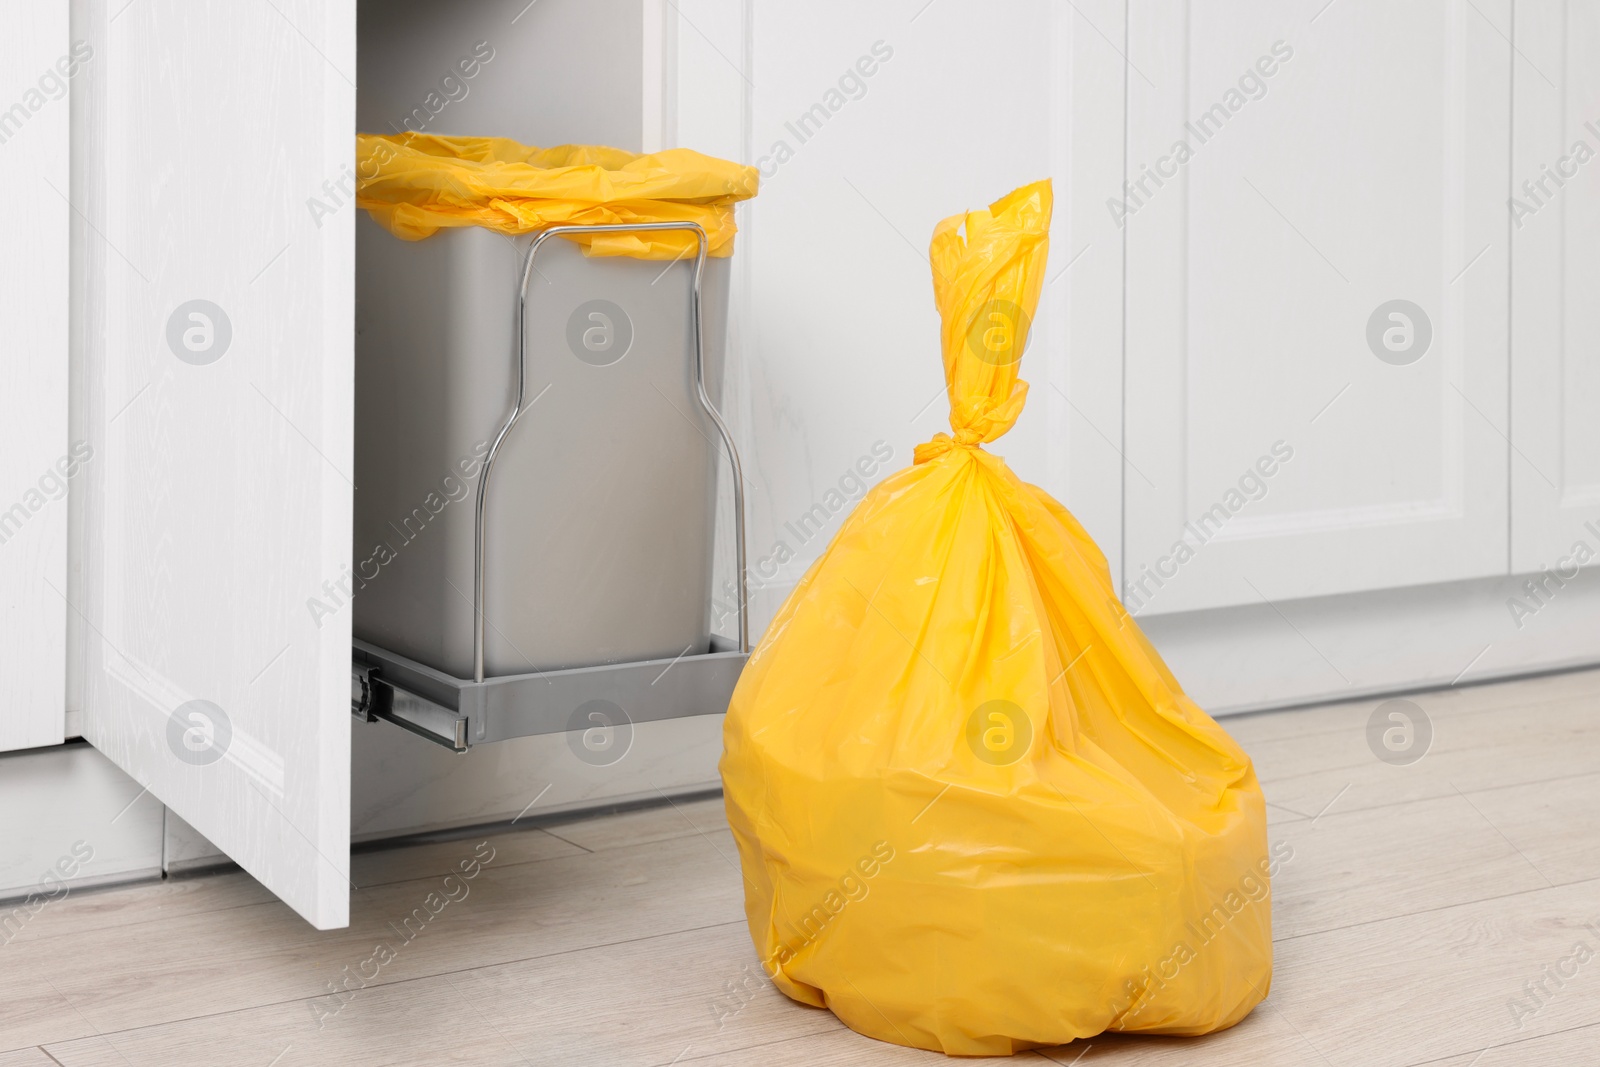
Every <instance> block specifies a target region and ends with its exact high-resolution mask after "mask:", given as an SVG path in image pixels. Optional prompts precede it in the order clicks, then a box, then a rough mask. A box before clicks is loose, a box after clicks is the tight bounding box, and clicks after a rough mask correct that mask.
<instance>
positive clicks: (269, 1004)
mask: <svg viewBox="0 0 1600 1067" xmlns="http://www.w3.org/2000/svg"><path fill="white" fill-rule="evenodd" d="M743 925H745V921H744V920H743V919H733V920H730V921H728V922H724V923H712V924H710V925H709V926H694V927H689V928H688V929H684V930H669V931H666V932H663V933H656V934H645V935H644V936H642V937H629V938H624V939H622V940H621V941H607V942H605V943H603V944H598V945H584V946H582V947H580V948H570V949H563V950H561V951H560V952H548V953H542V954H539V955H533V956H519V957H517V958H516V959H509V960H497V961H496V962H494V963H479V964H475V965H473V966H471V967H458V968H455V969H452V970H446V971H434V972H430V973H428V974H418V975H413V976H411V977H409V978H395V979H391V980H389V981H386V982H385V981H373V982H368V983H367V984H366V985H364V986H362V987H361V989H360V991H361V992H363V993H364V992H366V991H367V990H369V989H390V988H396V987H399V986H403V985H411V984H413V983H415V982H425V981H428V980H430V979H434V978H443V979H445V980H446V981H449V978H450V976H452V975H467V974H472V973H474V972H476V971H490V970H495V969H497V968H501V967H514V966H516V965H517V964H519V963H532V962H534V961H536V960H553V959H558V958H560V957H562V956H570V955H574V954H576V953H581V952H596V951H599V950H601V949H608V948H617V947H620V946H622V945H633V944H638V943H640V942H643V941H653V940H656V939H658V938H664V937H681V936H682V935H684V934H696V933H702V932H704V931H707V930H720V929H723V928H724V927H729V926H743ZM753 951H754V950H752V952H753ZM57 992H58V994H59V995H60V996H61V998H62V999H63V1000H65V1001H66V1002H67V1006H68V1007H72V1001H71V1000H70V998H68V997H67V995H66V994H65V993H60V991H59V990H58V991H57ZM325 996H327V994H326V993H317V994H313V995H311V996H304V997H288V998H285V999H283V1000H269V1001H262V1002H260V1003H256V1004H246V1005H244V1006H242V1007H238V1008H229V1009H227V1010H226V1011H213V1012H204V1013H202V1014H199V1015H183V1016H177V1017H175V1018H170V1019H160V1020H156V1021H154V1022H148V1023H141V1024H139V1025H138V1026H126V1027H123V1028H122V1029H119V1030H100V1031H96V1032H95V1033H92V1034H84V1035H82V1036H80V1037H73V1038H67V1039H65V1040H63V1041H52V1042H50V1043H51V1044H53V1045H61V1044H65V1043H66V1042H68V1041H86V1040H88V1039H89V1038H91V1037H114V1036H118V1035H121V1034H133V1033H137V1032H139V1031H140V1030H151V1029H155V1028H157V1027H163V1026H178V1025H183V1024H187V1023H195V1022H203V1021H205V1020H207V1019H225V1018H227V1017H228V1016H230V1015H240V1014H243V1013H245V1012H252V1011H262V1010H265V1009H267V1008H282V1007H288V1006H291V1005H294V1004H305V1003H310V1002H312V1001H316V1000H320V999H322V998H323V997H325ZM73 1011H77V1009H76V1008H75V1007H73ZM85 1021H86V1022H87V1020H85ZM32 1047H34V1046H31V1045H21V1046H18V1047H17V1048H14V1049H7V1050H6V1051H7V1052H23V1051H26V1050H27V1049H29V1048H32ZM39 1047H41V1048H42V1047H43V1046H39Z"/></svg>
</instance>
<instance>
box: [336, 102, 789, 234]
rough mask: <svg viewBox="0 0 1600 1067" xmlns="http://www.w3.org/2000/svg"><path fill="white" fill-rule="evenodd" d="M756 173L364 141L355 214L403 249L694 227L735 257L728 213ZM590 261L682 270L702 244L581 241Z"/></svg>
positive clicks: (495, 141) (406, 137) (591, 150)
mask: <svg viewBox="0 0 1600 1067" xmlns="http://www.w3.org/2000/svg"><path fill="white" fill-rule="evenodd" d="M758 180H759V177H758V174H757V172H756V169H755V168H754V167H745V166H740V165H739V164H737V163H730V162H728V161H727V160H725V159H715V158H713V157H711V156H704V155H701V154H700V153H699V152H694V151H691V150H689V149H687V148H673V149H669V150H668V151H665V152H656V153H653V154H651V155H638V154H636V153H633V152H625V151H623V150H622V149H620V148H601V147H597V146H593V145H562V146H560V147H559V148H531V147H529V146H527V145H523V144H518V143H517V142H516V141H512V140H508V139H507V138H504V137H445V136H441V135H437V134H428V133H402V134H396V135H393V136H390V135H388V134H365V133H364V134H359V135H357V137H356V204H357V205H358V206H359V207H362V208H364V209H366V211H367V212H369V213H370V214H371V215H372V217H373V219H375V220H376V221H377V222H378V223H379V224H380V225H382V226H383V227H384V228H385V229H387V230H388V231H389V232H390V233H392V234H394V235H395V236H396V237H401V238H404V239H405V240H407V241H420V240H422V239H423V238H425V237H430V236H432V235H433V234H434V233H435V232H437V231H438V230H440V229H443V228H445V227H449V226H483V227H486V228H488V229H491V230H494V231H495V232H496V233H503V234H507V235H511V236H515V235H517V234H524V233H532V232H535V231H538V230H544V229H548V228H550V227H551V226H583V225H588V226H594V225H603V224H620V223H629V222H698V223H699V224H700V225H701V227H702V228H703V229H704V230H705V231H706V240H707V245H708V252H709V254H710V255H713V256H728V255H732V254H733V234H734V222H733V205H734V204H736V203H738V202H739V201H740V200H748V199H749V198H750V197H752V196H755V195H756V186H757V183H758ZM568 239H569V240H572V241H576V242H577V243H578V244H580V245H582V246H583V247H584V249H585V250H586V251H587V253H588V254H589V255H592V256H632V257H634V258H636V259H679V258H682V257H684V256H689V255H693V254H694V253H695V250H696V248H697V247H698V243H697V242H696V240H695V238H694V236H693V235H692V234H688V233H684V232H681V231H670V230H669V231H665V232H661V233H639V234H626V233H607V234H580V235H576V236H571V237H569V238H568Z"/></svg>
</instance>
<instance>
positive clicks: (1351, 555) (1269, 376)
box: [1110, 0, 1511, 612]
mask: <svg viewBox="0 0 1600 1067" xmlns="http://www.w3.org/2000/svg"><path fill="white" fill-rule="evenodd" d="M1509 8H1510V4H1509V3H1508V2H1506V0H1497V2H1475V3H1467V2H1466V0H1429V2H1426V3H1421V2H1419V3H1411V4H1375V3H1342V4H1334V5H1324V4H1323V3H1307V4H1293V5H1287V4H1283V3H1280V2H1268V0H1248V2H1239V3H1230V4H1227V5H1210V4H1191V3H1187V2H1181V0H1140V2H1137V3H1134V4H1133V5H1132V7H1131V9H1130V29H1129V46H1128V55H1129V59H1130V62H1131V64H1132V68H1133V69H1132V70H1131V71H1130V76H1129V97H1130V99H1129V141H1128V171H1129V179H1130V188H1129V190H1127V193H1126V198H1127V203H1126V207H1125V210H1126V218H1125V224H1126V227H1127V241H1128V275H1127V276H1128V290H1127V321H1128V326H1127V329H1128V342H1127V375H1128V392H1127V401H1126V405H1127V414H1126V419H1127V443H1128V447H1127V451H1128V458H1129V461H1130V464H1131V466H1132V467H1133V468H1134V469H1135V470H1136V473H1130V474H1129V475H1128V477H1127V483H1126V484H1127V500H1128V518H1127V530H1128V534H1127V538H1128V541H1127V544H1128V551H1127V560H1126V566H1125V570H1124V590H1125V596H1126V599H1127V600H1128V603H1129V607H1130V609H1132V610H1135V611H1139V612H1168V611H1183V610H1191V609H1198V608H1210V607H1220V606H1226V605H1235V604H1248V603H1259V602H1260V601H1261V600H1262V599H1267V600H1273V601H1275V600H1278V599H1280V598H1289V597H1309V596H1319V595H1325V594H1332V593H1342V592H1353V591H1358V590H1365V589H1375V588H1384V587H1393V586H1405V585H1418V584H1422V583H1428V582H1440V581H1450V580H1456V579H1462V578H1469V577H1474V576H1480V575H1488V574H1496V573H1503V572H1504V571H1505V569H1506V566H1507V553H1508V546H1507V532H1506V527H1507V515H1506V509H1507V492H1506V486H1507V473H1506V464H1507V460H1506V457H1507V453H1508V444H1507V439H1506V436H1505V435H1506V432H1507V395H1506V381H1507V363H1506V359H1507V356H1506V348H1507V307H1508V297H1507V286H1508V269H1509V268H1508V247H1507V229H1508V226H1507V217H1506V207H1505V200H1506V171H1507V165H1508V159H1507V152H1508V147H1507V146H1508V139H1509V111H1510V85H1509V70H1510V56H1511V49H1510V45H1509V43H1508V41H1507V40H1506V38H1505V36H1504V35H1505V34H1507V33H1509V31H1510V21H1509ZM1180 145H1181V146H1183V147H1181V148H1180V147H1179V146H1180ZM1146 167H1148V168H1150V170H1149V171H1147V170H1146ZM1110 210H1112V211H1113V213H1116V212H1117V211H1118V210H1119V208H1118V206H1110ZM1392 301H1406V302H1409V305H1412V306H1414V307H1415V308H1416V309H1420V313H1419V312H1418V311H1415V310H1412V308H1411V307H1395V306H1393V305H1391V302H1392ZM1392 314H1397V315H1400V316H1401V317H1399V318H1393V317H1391V315H1392ZM1424 338H1427V340H1426V343H1425V344H1424V341H1423V339H1424ZM1286 457H1287V458H1286Z"/></svg>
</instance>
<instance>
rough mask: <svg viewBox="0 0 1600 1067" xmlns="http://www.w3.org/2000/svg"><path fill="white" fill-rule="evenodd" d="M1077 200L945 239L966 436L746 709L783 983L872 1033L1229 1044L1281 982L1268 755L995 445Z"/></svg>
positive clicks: (833, 590)
mask: <svg viewBox="0 0 1600 1067" xmlns="http://www.w3.org/2000/svg"><path fill="white" fill-rule="evenodd" d="M1050 210H1051V190H1050V184H1049V182H1040V183H1038V184H1036V185H1029V186H1026V187H1024V188H1022V189H1018V190H1017V191H1015V192H1013V193H1011V194H1010V195H1009V196H1006V197H1005V198H1003V199H1001V200H999V201H997V202H996V203H994V204H993V205H991V206H990V208H989V209H988V210H987V211H974V212H972V213H970V214H968V215H966V216H965V217H964V218H963V217H962V216H959V215H958V216H956V217H954V218H950V219H946V220H945V221H943V222H941V223H940V224H939V226H938V227H937V229H936V230H935V231H934V235H933V246H932V249H931V256H932V260H933V277H934V291H935V294H936V298H937V302H938V307H939V313H940V315H941V317H942V319H943V330H942V341H943V345H944V367H945V379H946V381H947V383H948V386H949V397H950V408H951V413H950V424H951V428H952V430H953V431H954V432H953V434H942V433H941V434H939V435H938V436H937V437H935V438H934V439H933V440H932V441H930V442H928V443H927V444H924V445H922V446H920V447H919V448H917V450H916V463H915V465H914V466H912V467H911V468H909V469H907V470H903V471H900V472H899V473H897V474H895V475H892V476H891V477H889V478H888V479H886V480H885V481H884V482H882V483H881V484H880V485H878V486H877V487H876V488H875V489H874V490H873V491H872V492H871V493H869V494H868V495H867V497H866V498H865V499H864V500H863V501H862V502H861V504H860V505H859V506H858V507H857V508H856V510H855V512H854V513H853V514H852V515H851V516H850V517H849V518H848V519H847V520H846V522H845V523H844V526H843V527H842V529H840V531H839V533H838V535H837V536H836V537H835V538H834V539H833V542H832V544H830V545H829V546H828V549H827V551H826V552H825V553H824V554H823V556H822V558H821V559H819V560H818V561H817V562H816V564H815V565H814V566H813V567H812V568H811V570H810V571H809V572H808V573H807V574H806V576H805V577H804V579H803V580H802V581H801V582H800V585H799V587H798V588H796V589H795V591H794V593H793V595H791V596H790V597H789V600H788V602H787V603H786V604H785V605H784V607H783V609H782V610H781V611H780V612H779V613H778V615H777V618H776V619H775V620H774V622H773V623H772V626H771V628H770V629H769V630H768V631H767V634H766V636H765V638H763V640H762V641H761V644H760V646H759V647H758V648H757V649H756V651H755V653H754V654H753V655H752V656H751V658H750V662H749V665H748V666H747V667H746V668H745V671H744V675H743V677H742V678H741V679H740V680H739V685H738V688H737V690H736V691H735V693H734V696H733V702H732V706H731V707H730V709H729V711H728V717H727V723H726V726H725V728H724V742H725V745H726V751H725V753H724V755H723V757H722V764H721V769H722V780H723V786H724V789H725V795H726V800H727V810H728V822H729V824H730V825H731V826H732V828H733V833H734V837H735V839H736V840H737V842H738V846H739V856H740V860H741V865H742V867H743V872H744V877H745V912H746V916H747V918H748V920H749V925H750V933H751V936H752V938H753V939H754V941H755V946H756V950H757V951H758V953H759V954H760V958H761V961H762V964H763V966H764V968H765V970H766V972H767V973H768V974H769V975H770V976H771V977H772V980H773V981H774V982H775V983H776V984H777V986H778V988H779V989H781V990H783V992H784V993H786V994H788V995H789V996H790V997H792V998H794V999H795V1000H798V1001H801V1002H802V1003H805V1004H813V1005H819V1006H820V1005H826V1006H827V1007H828V1008H831V1009H832V1010H833V1012H834V1013H835V1014H836V1015H838V1016H839V1018H840V1019H842V1020H844V1022H845V1023H847V1024H848V1025H849V1026H850V1027H851V1028H853V1029H855V1030H858V1031H860V1032H861V1033H863V1034H868V1035H870V1036H872V1037H876V1038H881V1039H882V1040H885V1041H892V1042H897V1043H899V1044H904V1045H914V1046H917V1047H920V1048H926V1049H937V1050H942V1051H944V1052H947V1053H951V1054H955V1055H995V1054H1008V1053H1011V1052H1014V1051H1017V1050H1019V1049H1025V1048H1029V1047H1034V1046H1048V1045H1055V1044H1060V1043H1064V1042H1067V1041H1071V1040H1073V1039H1075V1038H1082V1037H1088V1036H1091V1035H1094V1034H1098V1033H1100V1032H1101V1031H1104V1030H1119V1031H1138V1032H1147V1033H1161V1034H1201V1033H1205V1032H1207V1031H1211V1030H1216V1029H1219V1028H1222V1027H1226V1026H1231V1025H1232V1024H1234V1023H1236V1022H1238V1021H1239V1020H1240V1019H1242V1018H1243V1017H1244V1016H1245V1015H1246V1014H1247V1013H1248V1012H1249V1011H1250V1009H1251V1008H1252V1007H1254V1006H1255V1005H1256V1004H1257V1003H1258V1002H1259V1001H1260V1000H1261V999H1262V998H1263V997H1265V996H1266V994H1267V988H1268V985H1269V983H1270V980H1271V974H1272V943H1271V920H1270V915H1271V903H1270V899H1269V883H1268V875H1269V873H1271V871H1272V870H1273V869H1274V868H1275V859H1276V858H1275V857H1273V856H1269V854H1268V850H1267V839H1266V819H1265V809H1264V805H1263V801H1262V796H1261V789H1260V786H1259V785H1258V784H1257V782H1256V777H1255V772H1254V770H1253V768H1252V767H1251V764H1250V759H1249V757H1248V756H1246V755H1245V753H1244V752H1243V751H1242V750H1241V749H1240V748H1239V746H1238V745H1236V744H1235V743H1234V742H1233V741H1232V740H1231V739H1230V738H1229V737H1228V735H1227V734H1226V733H1224V732H1223V730H1222V729H1221V728H1220V727H1219V726H1217V724H1216V723H1215V722H1213V721H1212V720H1211V719H1210V718H1209V717H1207V716H1206V714H1205V713H1204V712H1202V711H1201V710H1200V709H1199V708H1198V707H1197V706H1196V705H1195V704H1194V703H1193V702H1192V701H1190V700H1189V699H1188V698H1187V697H1185V696H1184V694H1183V692H1182V690H1180V689H1179V688H1178V683H1177V682H1176V681H1175V680H1174V678H1173V677H1172V675H1171V673H1169V672H1168V670H1167V668H1166V666H1165V665H1164V664H1163V663H1162V662H1161V659H1160V657H1159V656H1158V655H1157V654H1156V652H1155V650H1154V649H1153V648H1152V647H1151V645H1150V643H1149V642H1148V641H1147V640H1146V639H1145V637H1144V635H1143V634H1141V633H1140V631H1139V627H1138V626H1137V625H1136V624H1135V622H1134V621H1133V619H1132V618H1130V617H1129V616H1128V614H1127V613H1126V611H1124V609H1123V607H1122V605H1121V603H1120V602H1119V601H1118V599H1117V596H1116V592H1115V590H1114V589H1113V587H1112V584H1111V576H1110V574H1109V572H1108V571H1107V568H1106V561H1105V557H1104V556H1103V555H1102V554H1101V552H1100V551H1099V549H1098V548H1096V547H1095V544H1094V542H1093V541H1092V540H1090V538H1089V536H1088V534H1087V533H1085V532H1084V529H1083V527H1081V526H1080V525H1079V524H1078V522H1077V521H1076V520H1075V519H1074V518H1073V517H1072V516H1071V515H1070V514H1068V513H1067V511H1066V509H1065V508H1063V507H1062V506H1061V505H1060V504H1058V503H1056V502H1055V501H1054V500H1052V499H1050V497H1049V496H1047V495H1046V494H1045V493H1044V492H1042V491H1041V490H1039V489H1036V488H1034V487H1033V486H1030V485H1026V484H1024V483H1023V482H1021V481H1020V480H1019V479H1018V478H1017V477H1016V475H1014V474H1012V473H1011V471H1010V470H1009V469H1008V468H1007V467H1006V465H1005V463H1004V462H1003V461H1002V460H1000V459H999V458H998V457H997V456H993V455H990V454H989V453H987V452H985V451H984V450H983V448H982V447H981V446H982V445H983V444H985V443H987V442H990V441H993V440H995V439H996V438H998V437H999V436H1000V435H1001V434H1003V433H1005V432H1006V431H1007V430H1008V429H1010V427H1011V425H1012V423H1013V422H1014V421H1015V420H1016V418H1017V416H1018V415H1019V414H1020V413H1021V411H1022V404H1023V399H1024V397H1025V396H1026V394H1027V386H1026V384H1025V383H1023V382H1021V381H1019V380H1018V379H1017V370H1018V361H1019V359H1020V357H1021V353H1022V350H1023V346H1024V344H1025V341H1026V338H1027V333H1028V326H1029V323H1030V320H1031V316H1032V314H1033V311H1034V308H1035V306H1036V305H1037V303H1038V299H1039V290H1040V286H1041V283H1042V281H1043V279H1044V268H1045V254H1046V247H1047V231H1048V228H1049V222H1050ZM963 226H964V227H965V232H964V233H963Z"/></svg>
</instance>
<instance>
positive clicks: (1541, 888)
mask: <svg viewBox="0 0 1600 1067" xmlns="http://www.w3.org/2000/svg"><path fill="white" fill-rule="evenodd" d="M1591 882H1593V883H1596V884H1600V878H1579V879H1576V880H1575V881H1571V882H1563V883H1561V884H1560V885H1536V886H1533V887H1532V888H1529V889H1519V890H1517V891H1516V892H1513V893H1502V894H1500V895H1498V896H1488V897H1476V898H1474V899H1472V900H1461V901H1457V902H1456V903H1454V904H1441V905H1439V906H1438V907H1436V908H1422V909H1419V910H1417V911H1408V912H1405V913H1403V914H1399V915H1385V916H1384V917H1383V918H1381V919H1368V920H1367V921H1365V922H1359V923H1351V924H1349V925H1348V926H1330V927H1328V928H1327V929H1326V930H1309V931H1307V932H1305V933H1303V934H1285V935H1284V936H1282V937H1274V938H1273V939H1272V943H1273V945H1274V946H1277V945H1282V944H1287V943H1289V942H1290V941H1298V940H1300V939H1301V938H1305V937H1321V936H1322V935H1323V934H1336V933H1339V932H1340V931H1342V930H1359V929H1361V927H1363V926H1373V925H1375V924H1377V923H1386V922H1392V921H1394V920H1395V919H1414V918H1416V917H1417V916H1418V915H1435V914H1437V913H1439V912H1441V911H1450V910H1452V909H1455V908H1470V907H1472V906H1473V905H1475V904H1489V903H1493V902H1494V901H1497V900H1512V899H1515V898H1516V897H1524V896H1527V895H1528V894H1529V893H1550V892H1554V891H1555V890H1558V889H1566V888H1568V887H1570V886H1575V885H1587V884H1589V883H1591Z"/></svg>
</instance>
